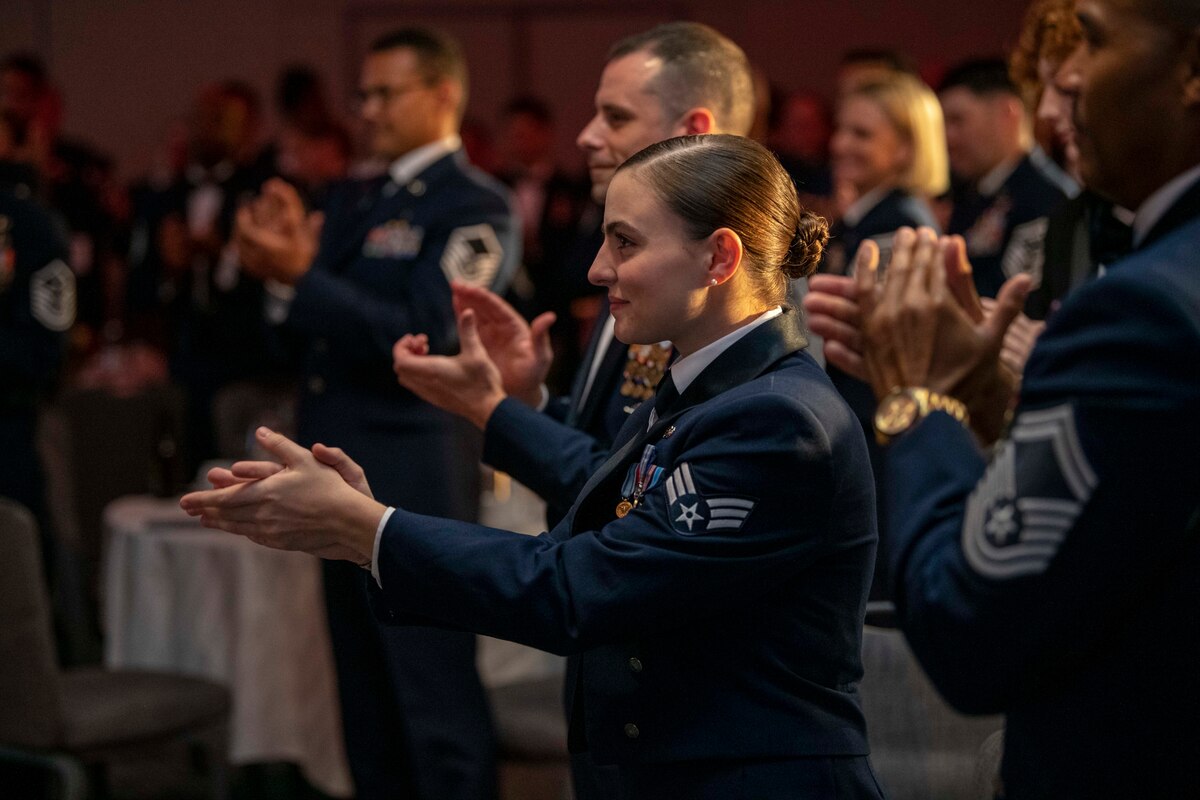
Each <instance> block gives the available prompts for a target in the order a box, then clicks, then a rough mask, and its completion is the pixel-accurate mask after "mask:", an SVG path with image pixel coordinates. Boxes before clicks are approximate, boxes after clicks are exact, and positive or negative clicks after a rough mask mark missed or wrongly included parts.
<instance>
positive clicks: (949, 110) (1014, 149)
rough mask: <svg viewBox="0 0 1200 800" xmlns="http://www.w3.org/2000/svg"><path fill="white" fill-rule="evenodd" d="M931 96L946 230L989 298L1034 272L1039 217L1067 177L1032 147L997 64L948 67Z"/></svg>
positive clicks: (1054, 202)
mask: <svg viewBox="0 0 1200 800" xmlns="http://www.w3.org/2000/svg"><path fill="white" fill-rule="evenodd" d="M938 97H939V98H940V100H941V101H942V111H943V113H944V115H945V119H946V147H947V150H948V153H949V156H950V171H951V173H952V176H953V179H954V183H953V188H952V190H951V200H952V201H953V204H954V208H953V211H952V212H951V215H950V223H949V225H948V226H947V231H948V232H949V233H952V234H959V235H961V236H962V237H963V238H964V239H965V240H966V242H967V255H968V256H969V257H970V259H971V264H972V265H973V266H974V268H975V286H976V288H977V289H978V290H979V293H980V294H981V295H983V296H985V297H995V296H996V292H998V291H999V290H1000V285H1001V284H1003V283H1004V281H1005V280H1006V279H1008V278H1011V277H1012V276H1014V275H1016V274H1018V273H1021V272H1028V273H1031V274H1033V275H1034V276H1035V278H1036V277H1038V276H1040V275H1041V269H1042V262H1041V258H1042V242H1043V240H1044V239H1045V235H1046V224H1047V222H1046V217H1047V215H1049V214H1050V213H1051V212H1053V211H1054V210H1055V209H1056V208H1057V207H1058V206H1059V205H1060V204H1061V203H1062V202H1063V201H1064V200H1065V199H1066V191H1065V190H1066V189H1067V188H1070V187H1069V183H1068V182H1069V180H1070V179H1069V178H1067V176H1066V175H1065V174H1064V173H1063V172H1062V171H1061V170H1059V169H1058V168H1057V167H1056V166H1054V165H1053V163H1052V162H1051V161H1050V160H1049V159H1048V158H1047V157H1045V155H1044V154H1041V151H1040V150H1038V151H1033V150H1031V147H1032V144H1033V134H1032V129H1031V127H1030V122H1029V117H1028V112H1027V111H1026V109H1025V106H1024V104H1023V103H1022V100H1021V95H1020V91H1019V90H1018V89H1017V87H1016V85H1015V84H1014V83H1013V82H1012V79H1011V78H1009V75H1008V66H1007V65H1006V64H1005V63H1004V62H1003V61H1001V60H999V59H997V60H994V61H993V60H985V61H971V62H968V63H965V64H962V65H960V66H958V67H956V68H955V69H952V70H951V71H950V72H949V73H947V75H946V78H945V79H944V80H943V81H942V84H941V87H940V89H939V91H938ZM1035 153H1036V154H1038V155H1036V156H1035Z"/></svg>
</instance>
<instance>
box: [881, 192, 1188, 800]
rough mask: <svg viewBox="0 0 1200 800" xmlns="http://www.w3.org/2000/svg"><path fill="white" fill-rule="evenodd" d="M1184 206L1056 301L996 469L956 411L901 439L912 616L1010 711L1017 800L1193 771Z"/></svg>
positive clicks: (946, 687)
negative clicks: (1138, 245) (1169, 227)
mask: <svg viewBox="0 0 1200 800" xmlns="http://www.w3.org/2000/svg"><path fill="white" fill-rule="evenodd" d="M1194 194H1195V191H1194V190H1193V192H1192V195H1194ZM1177 207H1178V206H1177ZM1175 216H1177V215H1174V214H1168V217H1167V218H1166V220H1165V221H1167V222H1168V223H1170V222H1171V219H1172V218H1173V217H1175ZM1171 224H1173V225H1174V230H1173V231H1172V232H1170V233H1166V234H1165V235H1158V234H1156V233H1152V234H1151V238H1152V239H1153V241H1151V242H1149V243H1148V244H1147V245H1145V246H1143V248H1142V249H1141V250H1139V251H1137V252H1135V253H1134V254H1132V255H1130V256H1128V257H1126V258H1124V259H1122V260H1120V261H1117V262H1116V263H1115V264H1112V265H1110V267H1109V269H1108V272H1107V274H1106V275H1105V276H1104V277H1101V278H1098V279H1096V280H1093V281H1091V282H1090V283H1088V284H1086V285H1084V286H1083V287H1081V288H1079V289H1077V290H1076V291H1075V292H1074V293H1073V294H1072V295H1071V296H1070V297H1068V298H1067V300H1066V302H1065V303H1064V304H1063V306H1062V308H1061V309H1060V310H1059V311H1058V313H1057V314H1055V315H1054V316H1053V317H1052V318H1051V320H1050V323H1049V325H1048V326H1047V328H1046V331H1045V333H1044V334H1043V335H1042V337H1041V339H1040V340H1039V342H1038V344H1037V346H1036V348H1035V349H1034V351H1033V354H1032V356H1031V357H1030V360H1029V363H1028V365H1027V368H1026V371H1025V376H1024V384H1023V387H1022V391H1021V400H1020V405H1019V407H1018V409H1017V415H1016V417H1015V421H1014V424H1013V427H1012V430H1011V433H1010V435H1009V437H1008V438H1007V439H1006V440H1005V441H1003V442H1001V444H1000V445H998V447H997V449H996V452H995V455H994V457H993V458H992V461H991V464H990V466H989V465H988V464H987V463H986V462H985V460H984V457H983V456H982V454H981V453H980V452H979V450H978V448H977V447H976V446H975V443H974V441H973V440H972V438H971V435H970V434H969V433H968V432H967V431H966V430H964V429H963V428H962V427H961V426H960V425H959V424H958V423H957V422H955V421H954V420H952V419H951V418H950V417H948V416H946V415H945V414H935V415H933V416H931V417H929V418H928V419H926V420H925V421H924V422H922V423H921V424H920V425H919V426H918V427H917V428H916V429H914V430H913V431H911V432H910V433H908V434H906V435H905V436H904V437H902V438H901V439H900V440H899V441H898V442H897V443H896V444H895V445H893V446H892V448H890V451H889V453H888V474H887V480H888V486H887V489H888V492H887V497H888V508H887V513H888V517H889V525H890V528H889V534H890V536H891V539H890V541H889V543H888V549H889V551H890V552H889V555H888V560H889V562H890V565H891V570H892V575H893V581H894V587H895V591H896V599H897V605H898V607H899V608H898V610H899V614H900V617H901V622H902V625H903V627H904V630H905V632H906V634H907V635H908V638H909V641H910V642H911V643H912V646H913V649H914V650H915V651H916V653H917V655H918V657H919V658H920V659H921V662H922V664H923V665H924V666H925V668H926V670H927V671H928V673H929V675H930V676H931V677H932V678H933V681H934V683H935V684H936V685H937V686H938V688H939V689H940V690H941V691H942V692H943V694H944V695H945V696H946V698H947V699H948V700H949V701H950V702H951V703H953V704H954V705H956V706H958V707H959V708H961V709H963V710H966V711H972V712H981V713H985V712H986V713H992V712H1000V711H1003V712H1006V713H1007V714H1008V733H1007V737H1006V742H1005V748H1006V749H1005V755H1004V765H1003V777H1004V780H1005V784H1006V789H1007V793H1008V797H1009V798H1010V800H1023V798H1043V797H1044V798H1076V797H1079V798H1082V797H1089V798H1090V797H1182V796H1191V795H1192V794H1194V792H1195V789H1196V783H1195V757H1196V754H1197V753H1200V725H1197V723H1196V720H1197V718H1200V669H1197V665H1198V664H1200V577H1198V576H1200V534H1198V533H1197V531H1196V527H1195V525H1196V522H1195V517H1194V516H1193V515H1194V513H1195V512H1196V509H1197V502H1198V499H1200V258H1198V257H1197V252H1198V251H1200V215H1197V214H1195V213H1193V214H1192V219H1191V221H1190V222H1184V223H1183V224H1182V225H1179V224H1178V223H1177V222H1175V223H1171ZM1162 227H1163V225H1162V224H1160V226H1159V228H1157V229H1156V231H1159V230H1161V228H1162ZM1189 519H1191V530H1190V532H1189V531H1188V527H1189ZM1183 787H1188V788H1186V789H1185V788H1183Z"/></svg>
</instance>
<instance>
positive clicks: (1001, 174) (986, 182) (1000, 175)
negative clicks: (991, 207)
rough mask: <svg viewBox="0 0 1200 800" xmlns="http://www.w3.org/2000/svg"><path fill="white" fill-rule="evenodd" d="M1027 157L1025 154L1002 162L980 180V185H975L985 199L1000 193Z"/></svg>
mask: <svg viewBox="0 0 1200 800" xmlns="http://www.w3.org/2000/svg"><path fill="white" fill-rule="evenodd" d="M1025 155H1026V154H1025V153H1022V154H1021V155H1019V156H1017V157H1016V158H1009V159H1005V160H1004V161H1001V162H1000V163H999V164H997V165H996V166H994V167H992V170H991V172H989V173H988V174H987V175H984V176H983V177H982V178H980V179H979V183H977V184H976V185H975V188H976V189H977V190H978V191H979V193H980V194H981V195H983V196H984V197H991V196H992V195H994V194H995V193H996V192H998V191H1000V187H1001V186H1003V185H1004V182H1005V181H1006V180H1008V178H1009V176H1010V175H1012V174H1013V173H1014V172H1016V171H1017V167H1018V166H1019V165H1020V163H1021V160H1022V159H1023V158H1025Z"/></svg>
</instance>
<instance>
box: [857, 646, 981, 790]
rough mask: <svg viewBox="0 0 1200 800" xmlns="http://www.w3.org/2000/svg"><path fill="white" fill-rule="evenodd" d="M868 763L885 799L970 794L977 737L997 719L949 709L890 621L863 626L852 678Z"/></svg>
mask: <svg viewBox="0 0 1200 800" xmlns="http://www.w3.org/2000/svg"><path fill="white" fill-rule="evenodd" d="M859 694H860V696H861V698H862V706H863V714H864V715H865V716H866V718H867V736H868V737H869V739H870V744H871V764H872V766H873V767H874V768H875V772H876V774H877V775H878V776H879V780H880V783H882V784H883V788H884V790H885V791H886V792H887V793H888V797H889V798H892V800H909V798H911V799H912V800H918V799H919V800H928V799H929V798H950V797H961V798H970V797H975V796H976V795H975V769H976V763H977V760H978V757H979V748H980V745H981V744H982V743H983V741H984V740H985V739H986V738H987V737H988V736H989V735H990V734H992V733H993V732H995V731H996V729H997V728H999V727H1001V725H1003V719H1002V718H1001V717H997V716H986V717H968V716H965V715H963V714H960V713H958V712H957V711H955V710H954V709H952V708H951V707H950V706H949V705H948V704H947V703H946V701H945V700H943V699H942V698H941V696H940V695H939V694H938V693H937V690H936V689H935V688H934V687H933V684H932V683H930V682H929V679H928V678H927V677H925V673H924V672H923V671H922V669H921V665H920V664H919V663H918V662H917V659H916V656H914V655H913V652H912V650H911V649H910V648H909V646H908V642H906V641H905V640H904V635H903V634H902V633H901V632H900V631H898V630H894V629H886V628H876V627H873V626H871V625H868V626H866V627H865V628H863V680H862V683H861V684H860V686H859Z"/></svg>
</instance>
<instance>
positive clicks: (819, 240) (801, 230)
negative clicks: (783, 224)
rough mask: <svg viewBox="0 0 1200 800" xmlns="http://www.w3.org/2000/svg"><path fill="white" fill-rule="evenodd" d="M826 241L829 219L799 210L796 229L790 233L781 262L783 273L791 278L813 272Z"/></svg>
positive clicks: (806, 275)
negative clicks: (784, 257) (786, 251)
mask: <svg viewBox="0 0 1200 800" xmlns="http://www.w3.org/2000/svg"><path fill="white" fill-rule="evenodd" d="M828 241H829V221H828V220H826V219H825V218H824V217H822V216H821V215H820V214H814V213H813V212H811V211H807V210H805V211H801V212H800V220H799V222H797V223H796V231H795V233H793V234H792V244H791V246H790V247H788V253H787V258H786V259H784V262H783V267H782V269H783V272H784V274H786V275H787V276H788V277H789V278H791V279H793V280H795V279H796V278H806V277H808V276H809V275H811V274H813V272H814V271H816V269H817V265H818V264H820V263H821V254H822V253H824V252H825V243H826V242H828Z"/></svg>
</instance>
